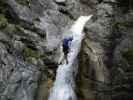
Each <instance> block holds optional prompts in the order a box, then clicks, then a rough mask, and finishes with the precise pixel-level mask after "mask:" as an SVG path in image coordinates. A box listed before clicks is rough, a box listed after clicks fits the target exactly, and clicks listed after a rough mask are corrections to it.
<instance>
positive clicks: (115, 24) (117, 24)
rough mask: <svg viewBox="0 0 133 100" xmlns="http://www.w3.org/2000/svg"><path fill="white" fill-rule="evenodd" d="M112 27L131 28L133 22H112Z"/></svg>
mask: <svg viewBox="0 0 133 100" xmlns="http://www.w3.org/2000/svg"><path fill="white" fill-rule="evenodd" d="M112 25H113V26H114V27H118V26H120V27H126V28H133V21H132V20H131V21H116V22H113V23H112Z"/></svg>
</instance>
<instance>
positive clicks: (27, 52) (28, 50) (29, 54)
mask: <svg viewBox="0 0 133 100" xmlns="http://www.w3.org/2000/svg"><path fill="white" fill-rule="evenodd" d="M23 55H24V57H25V59H26V58H29V57H33V58H36V59H38V58H40V55H39V53H38V52H37V51H36V50H33V49H31V48H28V47H27V48H25V49H24V50H23Z"/></svg>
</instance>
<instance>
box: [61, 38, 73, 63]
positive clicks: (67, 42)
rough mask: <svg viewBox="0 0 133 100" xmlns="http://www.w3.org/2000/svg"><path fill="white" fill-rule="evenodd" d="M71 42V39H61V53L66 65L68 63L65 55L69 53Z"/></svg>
mask: <svg viewBox="0 0 133 100" xmlns="http://www.w3.org/2000/svg"><path fill="white" fill-rule="evenodd" d="M72 40H73V37H66V38H64V39H63V52H64V56H65V59H66V62H67V63H68V60H67V54H68V53H69V50H70V43H71V41H72Z"/></svg>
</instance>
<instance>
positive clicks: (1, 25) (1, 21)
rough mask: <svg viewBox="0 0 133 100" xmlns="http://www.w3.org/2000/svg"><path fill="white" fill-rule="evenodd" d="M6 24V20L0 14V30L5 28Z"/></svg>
mask: <svg viewBox="0 0 133 100" xmlns="http://www.w3.org/2000/svg"><path fill="white" fill-rule="evenodd" d="M7 24H8V21H7V19H6V18H5V16H4V15H2V14H0V29H2V28H5V27H6V26H7Z"/></svg>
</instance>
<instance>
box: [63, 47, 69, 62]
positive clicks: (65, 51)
mask: <svg viewBox="0 0 133 100" xmlns="http://www.w3.org/2000/svg"><path fill="white" fill-rule="evenodd" d="M63 52H64V56H65V57H64V58H65V59H66V63H68V59H67V54H68V52H69V47H66V46H63Z"/></svg>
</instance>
